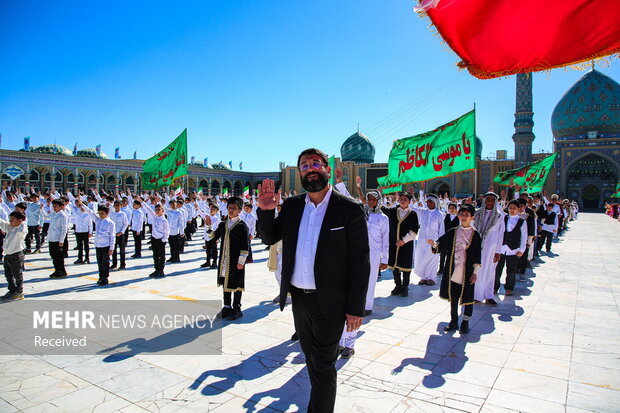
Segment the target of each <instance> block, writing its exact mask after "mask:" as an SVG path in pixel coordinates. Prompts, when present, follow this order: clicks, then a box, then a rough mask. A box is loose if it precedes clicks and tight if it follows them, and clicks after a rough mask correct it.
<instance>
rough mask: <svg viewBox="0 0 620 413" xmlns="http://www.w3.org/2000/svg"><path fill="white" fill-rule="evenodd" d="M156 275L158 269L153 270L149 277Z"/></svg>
mask: <svg viewBox="0 0 620 413" xmlns="http://www.w3.org/2000/svg"><path fill="white" fill-rule="evenodd" d="M155 275H157V271H153V272H152V273H150V274H149V277H151V278H154V277H155Z"/></svg>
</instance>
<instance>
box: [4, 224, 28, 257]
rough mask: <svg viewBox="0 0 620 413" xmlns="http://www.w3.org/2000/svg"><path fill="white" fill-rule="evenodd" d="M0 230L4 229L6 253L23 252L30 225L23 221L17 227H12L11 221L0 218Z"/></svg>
mask: <svg viewBox="0 0 620 413" xmlns="http://www.w3.org/2000/svg"><path fill="white" fill-rule="evenodd" d="M0 230H2V231H4V232H5V233H6V235H5V236H4V255H11V254H15V253H17V252H22V251H23V250H24V249H25V248H26V243H25V242H24V240H25V239H26V234H28V226H27V225H26V223H25V222H22V223H21V224H19V225H18V226H16V227H12V226H11V223H10V222H9V221H5V220H4V219H0Z"/></svg>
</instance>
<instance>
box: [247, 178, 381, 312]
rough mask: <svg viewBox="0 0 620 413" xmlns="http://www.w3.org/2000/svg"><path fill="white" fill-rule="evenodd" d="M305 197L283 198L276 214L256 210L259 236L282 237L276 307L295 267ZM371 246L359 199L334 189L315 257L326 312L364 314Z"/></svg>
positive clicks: (267, 238)
mask: <svg viewBox="0 0 620 413" xmlns="http://www.w3.org/2000/svg"><path fill="white" fill-rule="evenodd" d="M305 199H306V194H301V195H296V196H293V197H290V198H288V199H286V200H285V201H284V204H283V205H282V210H281V211H280V214H278V217H277V218H275V211H274V210H270V211H263V210H261V209H260V208H259V209H258V210H257V214H258V228H259V230H260V234H261V237H262V240H263V242H265V243H266V244H269V245H272V244H275V243H276V242H278V241H280V240H282V284H281V287H280V309H284V304H285V303H286V297H287V294H288V292H289V289H290V284H291V278H292V276H293V271H294V269H295V255H296V250H297V237H298V234H299V224H300V222H301V218H302V215H303V212H304V208H305V206H306V201H305ZM369 250H370V248H369V246H368V227H367V222H366V216H365V215H364V209H363V207H362V204H361V203H359V202H357V201H355V200H353V199H351V198H348V197H346V196H344V195H341V194H340V193H338V192H337V191H335V190H332V194H331V197H330V199H329V203H328V204H327V210H326V211H325V217H324V219H323V224H322V226H321V231H320V235H319V239H318V243H317V247H316V257H315V261H314V280H315V283H316V289H317V295H318V300H319V306H320V308H321V310H322V312H323V314H324V316H325V317H327V316H329V315H330V314H334V315H340V314H344V313H347V314H350V315H354V316H359V317H362V316H364V306H365V302H366V290H367V289H368V280H369V276H370V259H369Z"/></svg>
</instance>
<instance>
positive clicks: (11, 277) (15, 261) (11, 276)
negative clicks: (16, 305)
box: [4, 251, 24, 294]
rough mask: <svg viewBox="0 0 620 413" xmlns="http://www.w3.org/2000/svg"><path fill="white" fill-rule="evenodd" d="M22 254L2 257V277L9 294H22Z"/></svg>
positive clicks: (17, 253)
mask: <svg viewBox="0 0 620 413" xmlns="http://www.w3.org/2000/svg"><path fill="white" fill-rule="evenodd" d="M23 268H24V253H23V252H21V251H20V252H16V253H14V254H9V255H7V256H6V257H4V276H5V277H6V282H7V284H8V287H9V292H10V293H19V294H21V293H22V292H23V290H24V289H23V284H24V273H23Z"/></svg>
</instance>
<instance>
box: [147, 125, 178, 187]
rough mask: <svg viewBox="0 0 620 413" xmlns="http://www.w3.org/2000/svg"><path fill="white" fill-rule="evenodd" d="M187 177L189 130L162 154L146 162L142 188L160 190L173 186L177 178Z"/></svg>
mask: <svg viewBox="0 0 620 413" xmlns="http://www.w3.org/2000/svg"><path fill="white" fill-rule="evenodd" d="M185 175H187V129H185V130H183V132H182V133H181V134H180V135H179V137H178V138H176V139H175V140H174V141H172V143H170V145H168V146H167V147H166V148H165V149H163V150H162V151H161V152H159V153H157V154H155V155H154V156H153V157H151V158H149V159H147V160H146V161H144V165H142V188H143V189H158V188H161V187H164V186H170V185H172V181H173V180H174V179H175V178H179V177H181V176H185Z"/></svg>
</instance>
